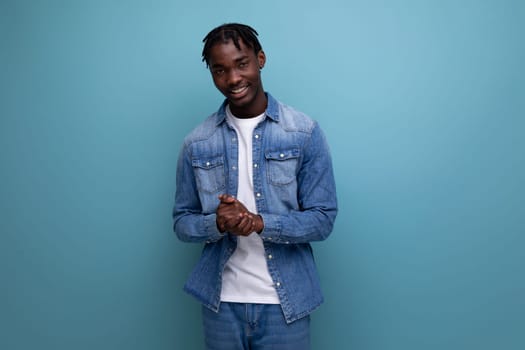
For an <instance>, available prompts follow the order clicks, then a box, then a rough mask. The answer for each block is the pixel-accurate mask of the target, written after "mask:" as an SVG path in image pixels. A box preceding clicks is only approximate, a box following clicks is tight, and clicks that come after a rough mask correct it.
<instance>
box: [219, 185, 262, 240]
mask: <svg viewBox="0 0 525 350" xmlns="http://www.w3.org/2000/svg"><path fill="white" fill-rule="evenodd" d="M219 200H220V203H219V206H218V207H217V228H218V229H219V231H221V232H226V231H227V232H229V233H231V234H234V235H238V236H248V235H250V234H251V233H252V232H261V231H262V229H263V227H264V224H263V221H262V218H261V216H260V215H257V214H254V213H251V212H250V211H249V210H248V209H246V207H245V206H244V204H242V203H241V202H240V201H239V200H238V199H236V198H235V197H233V196H230V195H228V194H221V195H219Z"/></svg>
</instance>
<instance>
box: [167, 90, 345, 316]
mask: <svg viewBox="0 0 525 350" xmlns="http://www.w3.org/2000/svg"><path fill="white" fill-rule="evenodd" d="M267 97H268V106H267V109H266V118H265V119H264V120H263V121H262V122H261V123H260V124H259V125H258V126H257V127H256V128H255V130H254V132H253V162H254V164H253V185H254V191H255V200H256V205H257V210H258V213H259V214H260V215H261V216H262V218H263V221H264V230H263V231H262V232H261V234H260V236H261V238H262V240H263V244H264V249H265V252H266V261H267V263H268V270H269V272H270V276H271V277H272V279H273V281H274V283H275V284H274V285H275V288H276V291H277V294H278V296H279V300H280V303H281V307H282V310H283V313H284V316H285V318H286V321H287V322H288V323H290V322H293V321H295V320H297V319H299V318H301V317H304V316H306V315H308V314H309V313H310V312H312V311H313V310H314V309H315V308H317V307H318V306H319V305H320V304H321V303H322V301H323V296H322V293H321V289H320V284H319V277H318V274H317V269H316V267H315V262H314V257H313V253H312V248H311V246H310V243H309V242H312V241H321V240H324V239H326V238H327V237H328V235H329V234H330V232H331V231H332V227H333V223H334V220H335V217H336V214H337V200H336V192H335V182H334V176H333V171H332V161H331V157H330V152H329V149H328V145H327V143H326V140H325V137H324V134H323V133H322V131H321V129H320V128H319V126H318V124H317V123H316V122H315V121H313V120H312V119H310V118H309V117H307V116H306V115H304V114H303V113H301V112H298V111H296V110H294V109H293V108H291V107H289V106H286V105H284V104H282V103H280V102H278V101H277V100H275V99H274V98H273V97H272V96H271V95H270V94H267ZM225 107H226V101H225V102H224V103H223V104H222V106H221V107H220V109H219V110H218V111H217V112H216V113H214V114H212V115H211V116H210V117H208V118H207V119H206V120H205V121H204V122H203V123H202V124H201V125H199V126H198V127H197V128H195V129H194V130H193V131H192V132H191V133H190V134H189V135H188V136H187V137H186V138H185V140H184V144H183V147H182V149H181V152H180V155H179V161H178V165H177V183H176V194H175V206H174V209H173V218H174V230H175V232H176V233H177V236H178V238H179V239H180V240H182V241H185V242H200V243H204V248H203V251H202V256H201V258H200V260H199V262H198V263H197V265H196V266H195V268H194V270H193V272H192V273H191V274H190V276H189V278H188V280H187V282H186V284H185V286H184V290H185V291H186V292H188V293H189V294H191V295H193V296H194V297H196V298H197V300H199V301H200V302H201V303H202V304H203V305H205V306H206V307H208V308H210V309H212V310H214V311H218V309H219V305H220V294H221V277H222V272H223V269H224V265H225V263H226V261H227V260H228V259H229V258H230V256H231V255H232V253H233V251H234V250H235V248H236V245H237V238H236V237H235V236H234V235H231V234H221V233H220V232H219V230H218V229H217V226H216V223H215V219H216V215H215V212H216V209H217V206H218V204H219V200H218V198H217V197H218V195H219V194H221V193H228V194H232V195H237V182H238V174H237V154H238V152H237V148H238V144H237V135H236V133H235V131H234V130H233V128H232V127H231V126H230V125H228V123H227V121H226V114H225Z"/></svg>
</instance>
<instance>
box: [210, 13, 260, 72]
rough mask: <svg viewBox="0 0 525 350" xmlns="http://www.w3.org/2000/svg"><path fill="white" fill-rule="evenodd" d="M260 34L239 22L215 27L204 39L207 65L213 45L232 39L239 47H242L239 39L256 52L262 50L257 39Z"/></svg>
mask: <svg viewBox="0 0 525 350" xmlns="http://www.w3.org/2000/svg"><path fill="white" fill-rule="evenodd" d="M258 35H259V34H258V33H257V32H256V31H255V29H253V28H252V27H250V26H247V25H245V24H239V23H226V24H223V25H221V26H218V27H217V28H215V29H213V30H212V31H211V32H209V33H208V35H206V36H205V37H204V39H202V42H203V43H204V48H203V49H202V61H203V62H206V67H208V66H209V59H210V50H211V48H212V47H213V45H215V44H217V43H227V42H228V41H230V40H232V41H233V44H234V45H235V47H236V48H237V49H239V50H240V49H241V45H240V44H239V39H241V40H242V41H243V43H244V44H245V45H246V46H248V47H251V48H252V49H253V51H254V52H255V54H258V53H259V51H261V50H262V47H261V44H260V43H259V40H258V39H257V36H258Z"/></svg>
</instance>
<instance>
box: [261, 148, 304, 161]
mask: <svg viewBox="0 0 525 350" xmlns="http://www.w3.org/2000/svg"><path fill="white" fill-rule="evenodd" d="M265 157H266V159H268V160H287V159H292V158H298V157H299V149H298V148H293V149H287V150H280V151H271V152H266V154H265Z"/></svg>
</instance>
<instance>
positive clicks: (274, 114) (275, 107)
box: [215, 92, 279, 126]
mask: <svg viewBox="0 0 525 350" xmlns="http://www.w3.org/2000/svg"><path fill="white" fill-rule="evenodd" d="M265 94H266V97H267V99H268V105H267V106H266V111H265V114H266V116H267V117H268V118H270V119H272V120H273V121H275V122H279V102H277V100H276V99H275V98H273V96H272V95H270V93H269V92H265ZM227 105H228V100H227V99H226V100H224V102H223V103H222V105H221V106H220V108H219V110H218V111H217V117H216V120H215V125H217V126H218V125H219V124H221V123H222V122H224V121H225V120H226V106H227Z"/></svg>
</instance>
